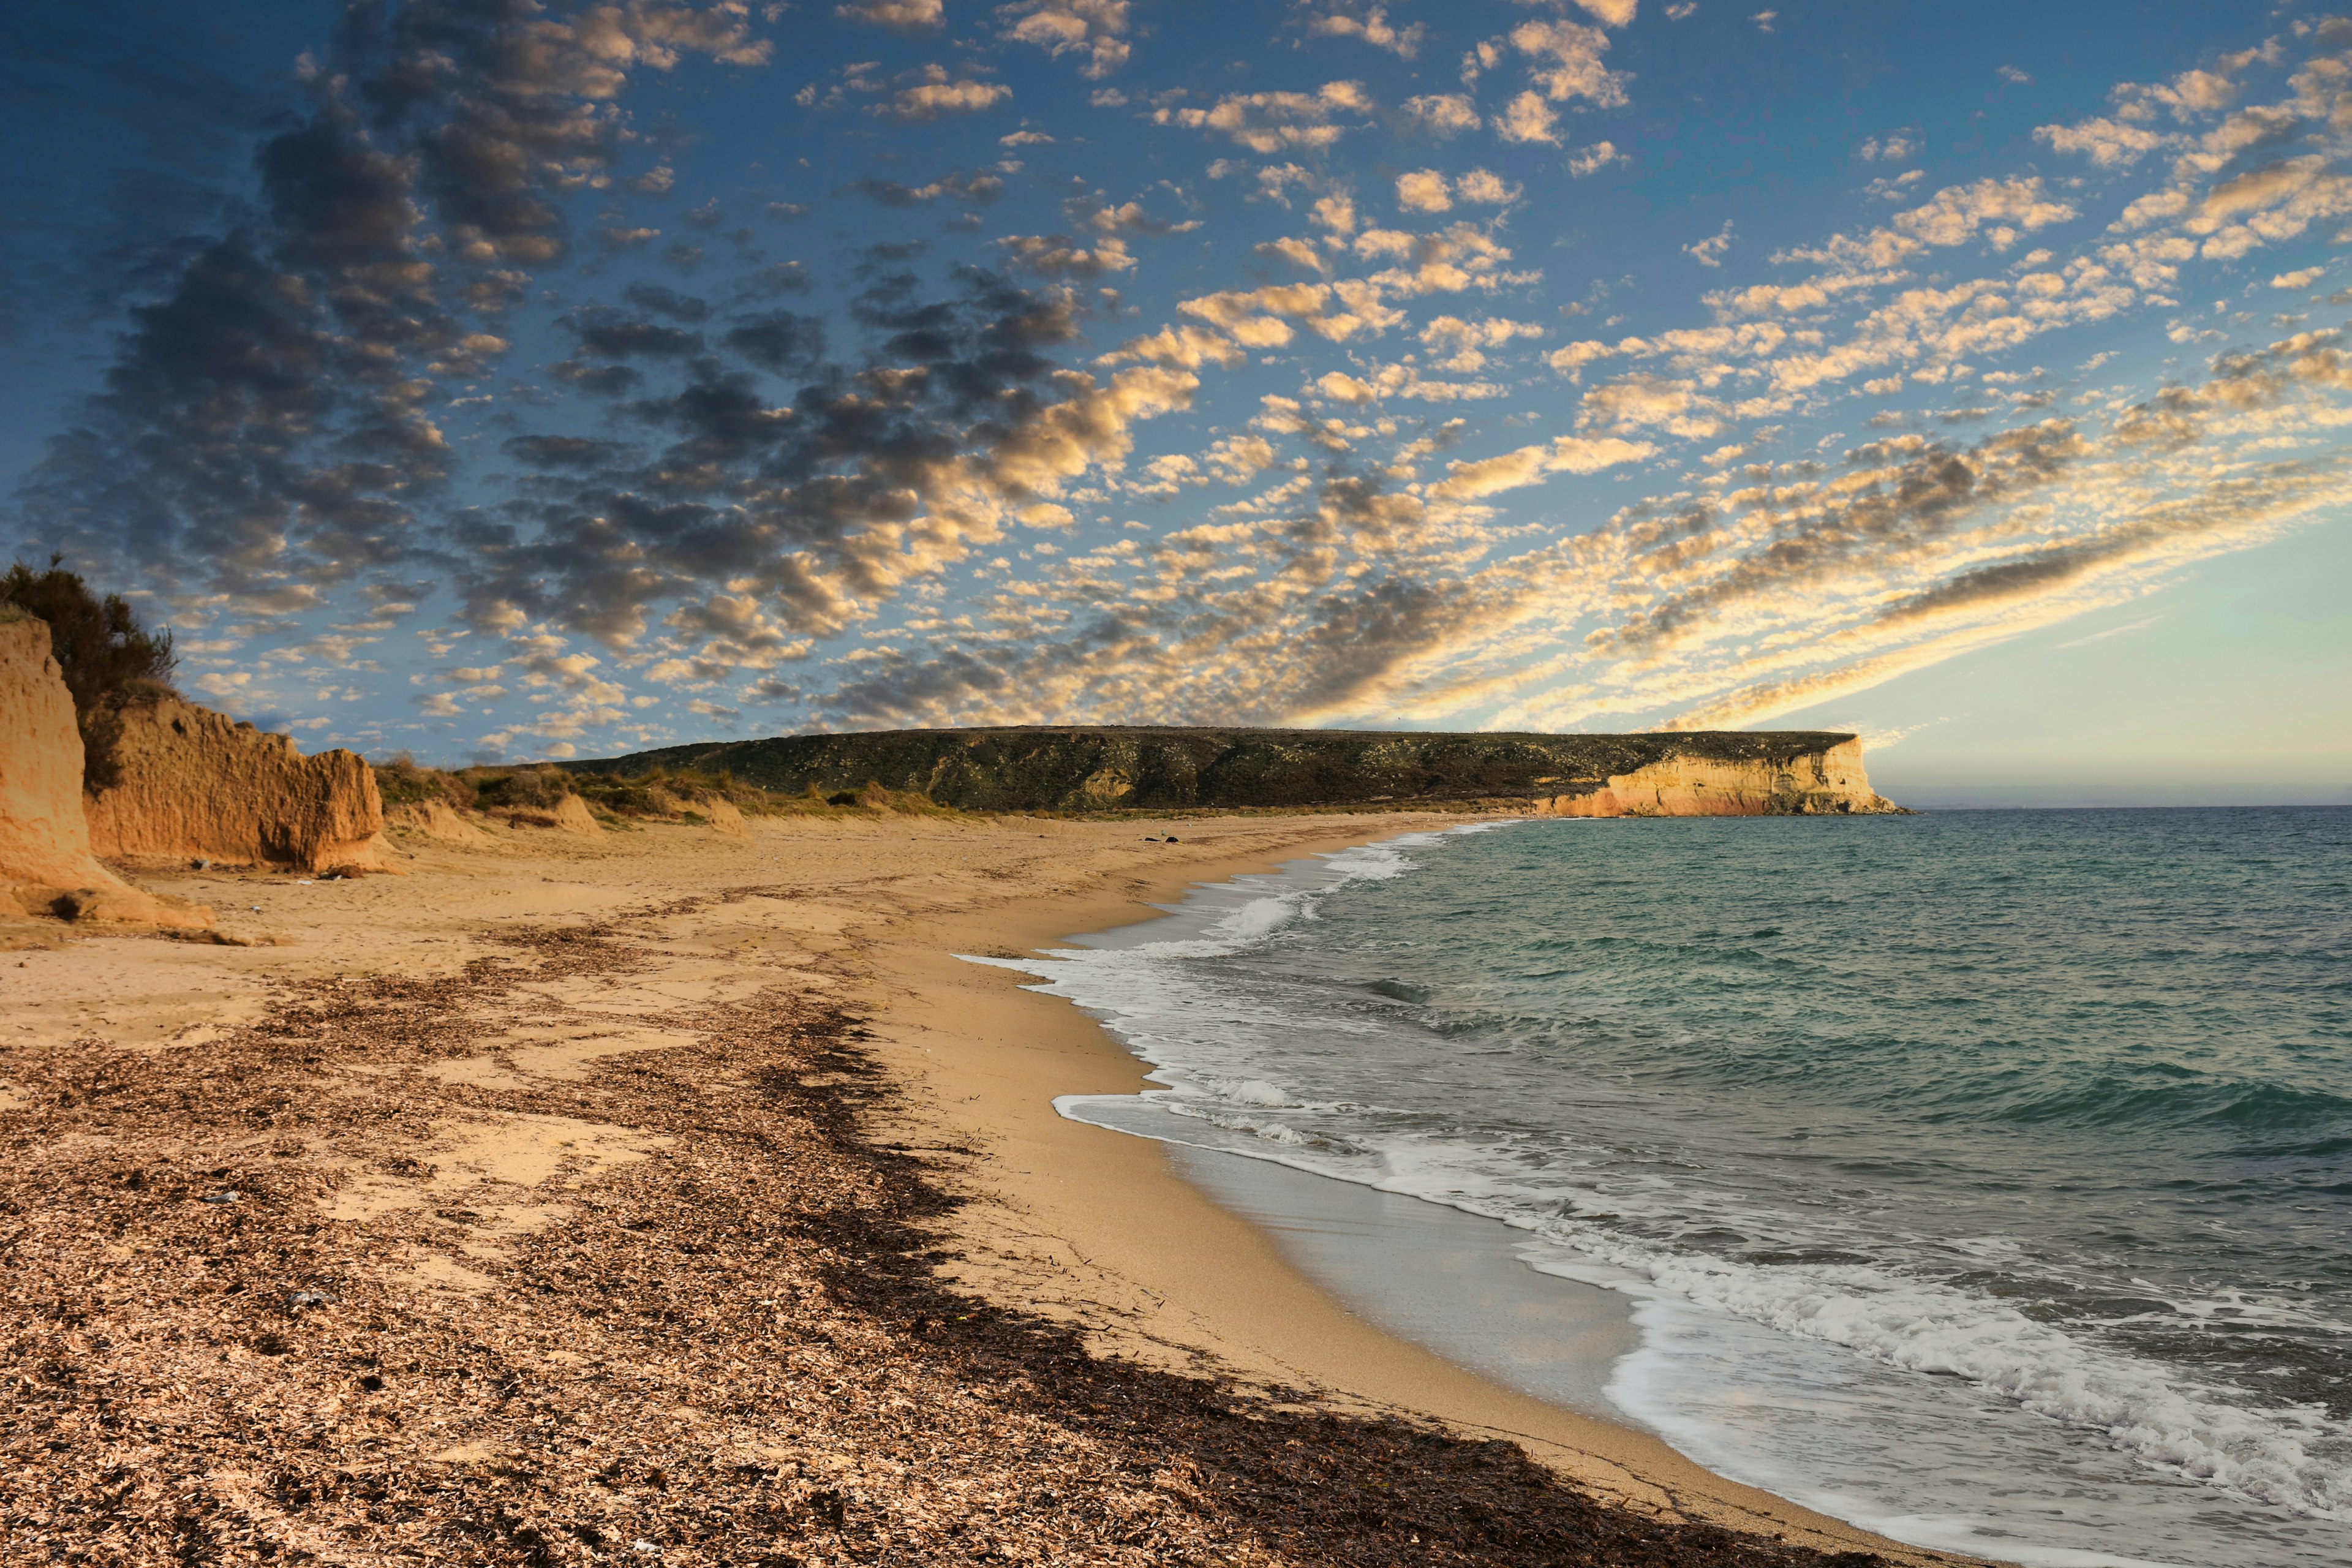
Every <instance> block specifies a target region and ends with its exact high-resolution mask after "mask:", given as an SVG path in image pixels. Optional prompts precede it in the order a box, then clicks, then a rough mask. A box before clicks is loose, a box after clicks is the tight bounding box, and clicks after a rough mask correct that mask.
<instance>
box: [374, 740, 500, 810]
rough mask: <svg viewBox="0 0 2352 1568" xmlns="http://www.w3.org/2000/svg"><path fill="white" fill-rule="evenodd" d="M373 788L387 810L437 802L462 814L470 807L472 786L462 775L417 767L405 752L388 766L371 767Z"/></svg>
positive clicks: (383, 764) (472, 803)
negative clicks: (388, 808)
mask: <svg viewBox="0 0 2352 1568" xmlns="http://www.w3.org/2000/svg"><path fill="white" fill-rule="evenodd" d="M375 787H376V793H377V794H379V795H383V804H384V805H388V806H392V805H422V804H423V803H425V801H429V800H438V801H444V802H446V803H447V805H449V806H450V807H451V809H453V810H457V811H466V810H469V809H471V808H472V806H473V805H474V793H475V792H474V786H473V785H472V784H468V783H467V781H466V779H465V776H464V775H463V774H460V773H448V772H446V771H445V770H443V769H440V768H425V767H419V766H418V765H417V764H416V760H415V758H414V757H411V756H410V755H409V754H408V753H407V752H401V753H400V754H399V755H398V756H396V757H394V758H393V759H392V760H391V761H390V762H388V763H376V764H375Z"/></svg>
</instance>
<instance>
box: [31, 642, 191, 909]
mask: <svg viewBox="0 0 2352 1568" xmlns="http://www.w3.org/2000/svg"><path fill="white" fill-rule="evenodd" d="M81 775H82V746H81V732H80V731H79V730H78V729H76V728H75V726H74V708H73V698H72V697H71V696H70V695H69V694H68V692H67V690H66V683H65V679H64V677H63V676H62V675H60V674H59V673H58V665H57V661H56V660H55V659H54V658H51V657H50V656H49V627H48V623H47V622H46V621H43V620H40V619H38V618H37V617H35V616H26V615H22V614H19V613H16V612H13V611H11V610H9V609H7V608H6V607H5V606H0V915H8V916H16V915H23V916H36V915H56V916H59V917H62V918H64V919H68V920H87V921H136V922H141V923H146V924H152V925H163V926H178V927H202V926H208V925H210V924H212V911H211V910H207V909H204V908H202V907H201V906H198V905H194V904H186V903H182V902H180V901H178V900H163V899H158V898H156V897H155V896H154V895H153V894H152V893H148V892H145V891H142V889H137V888H134V887H132V886H131V884H129V883H128V882H125V881H124V880H123V879H121V878H120V877H118V876H116V875H115V874H114V873H113V872H111V871H110V870H108V869H107V868H105V867H103V866H101V865H100V864H99V863H98V860H97V858H96V856H95V855H94V854H93V853H92V850H91V845H90V838H89V823H88V822H87V821H86V820H85V819H84V818H83V816H82V794H81Z"/></svg>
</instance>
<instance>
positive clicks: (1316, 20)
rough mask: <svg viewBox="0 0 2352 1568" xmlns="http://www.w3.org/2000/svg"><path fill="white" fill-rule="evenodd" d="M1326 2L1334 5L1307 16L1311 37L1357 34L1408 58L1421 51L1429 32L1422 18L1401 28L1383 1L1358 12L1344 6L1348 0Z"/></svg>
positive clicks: (1358, 37) (1357, 36)
mask: <svg viewBox="0 0 2352 1568" xmlns="http://www.w3.org/2000/svg"><path fill="white" fill-rule="evenodd" d="M1327 3H1328V4H1330V5H1331V7H1332V8H1331V9H1329V10H1328V11H1318V12H1310V13H1309V14H1308V16H1307V37H1310V38H1355V39H1357V40H1359V41H1360V42H1363V43H1367V44H1370V45H1371V46H1372V47H1374V48H1380V49H1386V50H1388V51H1389V52H1390V53H1391V54H1392V55H1395V56H1397V57H1398V58H1402V59H1408V60H1409V59H1411V58H1413V56H1414V55H1415V54H1417V53H1419V52H1420V49H1421V41H1422V40H1423V38H1425V37H1428V36H1429V28H1428V27H1427V26H1424V25H1423V24H1422V23H1419V22H1415V23H1412V25H1411V26H1406V27H1402V28H1400V27H1396V26H1391V24H1390V22H1389V19H1388V17H1389V14H1388V8H1387V7H1386V6H1384V5H1373V6H1370V7H1369V8H1367V9H1366V10H1364V11H1363V12H1362V14H1361V15H1358V14H1357V13H1356V12H1354V11H1352V10H1349V9H1343V8H1342V7H1343V6H1344V5H1346V0H1327Z"/></svg>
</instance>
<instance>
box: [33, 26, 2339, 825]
mask: <svg viewBox="0 0 2352 1568" xmlns="http://www.w3.org/2000/svg"><path fill="white" fill-rule="evenodd" d="M5 26H6V27H7V30H8V33H9V35H10V37H9V40H8V47H7V48H6V49H5V51H0V137H5V143H6V146H7V148H8V151H9V154H10V155H9V157H8V159H7V166H8V168H9V169H10V174H9V176H8V185H9V191H10V198H11V205H12V207H13V208H14V212H15V219H14V221H13V223H12V233H11V239H10V243H9V245H8V246H7V247H5V255H0V498H4V499H0V531H5V533H6V534H7V535H8V540H9V542H10V543H11V544H12V545H13V547H14V550H15V552H16V554H17V555H18V556H20V557H22V558H24V559H27V560H34V561H40V560H45V559H46V558H47V555H48V554H49V553H51V552H60V553H62V554H63V556H64V557H65V559H66V561H67V563H68V564H69V565H71V566H72V567H74V568H75V569H77V570H79V571H82V572H84V573H85V574H88V575H89V576H90V577H91V578H92V579H93V580H94V581H95V582H98V583H100V584H103V585H105V586H108V587H111V588H116V589H120V590H121V591H123V592H125V593H126V594H127V595H130V596H131V598H132V599H133V602H134V603H135V604H137V605H139V606H140V607H141V610H142V614H143V615H144V616H145V617H146V618H147V619H148V620H149V621H151V622H152V623H156V624H162V625H168V626H170V627H171V628H172V629H173V633H174V635H175V637H177V639H178V646H179V647H180V649H181V650H182V654H183V662H182V666H181V670H180V680H181V684H182V685H183V687H184V689H187V690H188V691H190V693H191V694H192V695H194V696H196V697H197V698H198V699H199V700H204V701H206V702H209V703H212V704H214V705H215V706H218V707H221V708H223V709H225V710H227V711H230V712H232V713H235V714H236V715H237V716H239V717H241V718H249V719H252V720H254V721H256V722H257V723H259V724H261V725H262V726H263V727H264V728H268V729H278V730H285V731H290V732H291V733H293V734H294V735H296V736H297V738H298V739H299V741H300V742H301V743H302V744H303V745H304V746H305V748H306V749H309V748H316V747H324V746H330V745H344V746H351V747H353V748H355V749H359V750H362V751H364V752H368V753H370V754H371V755H375V756H383V755H386V754H389V753H392V752H399V751H407V752H413V753H414V754H415V755H416V756H418V757H419V758H421V759H425V760H428V761H436V762H467V761H475V762H491V761H520V760H528V759H533V758H564V757H583V756H596V755H609V754H613V753H615V752H627V751H633V750H638V749H642V748H645V747H649V746H655V745H662V744H667V743H671V742H679V741H688V740H708V739H726V738H733V737H742V736H752V735H767V734H778V733H788V732H796V731H818V730H839V729H873V728H900V727H913V726H932V725H946V724H972V723H1016V722H1018V723H1028V722H1045V723H1073V722H1118V723H1192V724H1201V723H1233V724H1284V725H1303V726H1346V727H1354V728H1412V729H1460V730H1469V729H1485V730H1542V731H1623V730H1652V729H1661V728H1664V729H1704V728H1789V729H1798V728H1803V729H1839V730H1853V731H1858V732H1860V733H1862V734H1863V735H1864V739H1865V742H1866V745H1867V747H1868V749H1869V756H1870V765H1871V768H1872V774H1873V778H1874V781H1875V782H1876V783H1877V784H1879V785H1880V787H1881V788H1882V789H1884V790H1885V791H1886V792H1887V793H1888V794H1890V795H1895V797H1896V798H1898V799H1905V798H1907V799H1909V800H1910V801H1911V802H1912V803H1914V804H1921V805H1969V804H1977V805H2048V804H2102V803H2105V804H2133V803H2139V804H2193V803H2200V802H2213V803H2219V802H2316V803H2329V802H2347V801H2352V608H2347V604H2346V600H2347V594H2346V591H2345V590H2346V588H2347V584H2352V520H2347V504H2346V503H2347V495H2352V467H2347V443H2346V440H2345V437H2344V431H2345V427H2346V423H2347V420H2352V358H2347V353H2352V347H2347V340H2346V336H2345V331H2346V327H2347V321H2352V268H2347V267H2345V266H2343V265H2341V264H2340V259H2339V258H2340V257H2341V254H2342V252H2343V249H2344V247H2345V246H2346V243H2347V241H2352V172H2347V162H2346V160H2347V152H2352V20H2347V19H2346V18H2344V17H2341V16H2336V15H2333V14H2331V13H2329V12H2328V11H2327V10H2326V9H2325V8H2324V7H2322V6H2318V5H2305V4H2300V3H2289V4H2283V5H2263V4H2243V3H2242V4H2235V5H2200V4H2193V3H2190V0H2168V3H2163V4H2139V3H2123V0H2070V3H2069V4H2067V5H2061V6H2053V5H2047V4H2035V5H2022V4H2006V3H1985V4H1979V5H1969V6H1953V5H1924V4H1923V5H1910V4H1904V3H1901V0H1820V3H1816V4H1806V3H1803V0H1781V4H1780V5H1779V6H1778V7H1776V8H1770V9H1766V8H1759V7H1758V6H1757V5H1755V4H1754V0H1743V3H1742V4H1739V5H1727V4H1719V3H1716V0H1696V3H1693V0H1675V3H1672V4H1662V3H1660V0H1492V3H1488V4H1475V3H1470V4H1456V5H1444V6H1439V5H1429V4H1424V3H1422V0H1389V3H1387V4H1378V5H1375V4H1366V3H1363V0H1267V3H1264V4H1255V5H1240V4H1218V3H1213V0H1188V3H1185V4H1176V3H1174V0H1013V3H1010V4H982V3H965V0H841V3H829V0H797V3H795V4H792V5H775V4H744V3H722V4H717V5H691V4H669V3H667V0H630V3H627V4H622V5H611V4H593V5H564V4H560V3H549V4H543V5H538V4H527V3H523V0H476V3H457V0H381V3H364V4H359V5H349V6H342V5H328V4H316V3H296V0H216V3H214V4H208V5H205V6H200V7H189V6H183V5H173V6H163V5H151V4H144V3H131V0H90V3H77V4H74V5H61V4H55V3H50V0H37V3H35V4H32V5H27V6H26V7H21V8H19V10H18V11H17V12H15V13H12V17H11V20H10V21H9V22H8V23H7V24H6V25H5Z"/></svg>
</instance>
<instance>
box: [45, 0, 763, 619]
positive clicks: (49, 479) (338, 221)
mask: <svg viewBox="0 0 2352 1568" xmlns="http://www.w3.org/2000/svg"><path fill="white" fill-rule="evenodd" d="M616 29H617V32H616ZM631 29H636V30H638V31H639V32H642V33H643V34H644V37H645V39H646V41H650V42H657V43H658V45H659V47H661V48H662V49H664V50H668V51H677V50H680V49H689V48H691V49H699V50H702V51H704V52H709V53H714V54H719V56H720V57H721V58H746V59H748V58H752V57H753V56H754V54H755V53H756V49H757V47H756V46H754V45H752V44H751V43H750V42H749V41H748V38H747V37H746V34H745V29H744V26H743V23H742V19H741V16H740V13H738V12H730V11H714V12H695V11H692V10H691V9H690V8H688V7H683V6H675V5H659V4H652V5H644V6H639V7H635V8H632V9H631V10H629V11H627V12H625V13H624V12H609V11H601V10H600V11H597V12H594V13H588V14H583V15H582V16H578V17H574V18H572V19H568V20H566V19H557V18H551V17H550V16H548V15H547V14H546V12H545V10H544V9H543V8H542V7H541V6H540V5H537V4H536V3H534V0H468V3H466V4H455V3H447V0H409V3H407V4H400V5H394V4H384V5H355V6H353V7H352V9H351V10H350V11H349V12H348V13H347V14H346V16H345V19H344V25H343V26H342V29H341V33H340V35H339V37H338V38H337V41H336V44H335V47H334V48H333V50H332V51H331V61H330V62H329V63H328V65H327V67H326V68H323V69H320V70H318V71H316V72H315V73H312V74H311V75H310V78H309V83H310V94H311V97H310V101H309V102H308V103H307V105H306V106H305V107H304V109H303V110H302V111H301V112H300V113H299V115H296V116H294V117H292V118H291V122H290V123H289V124H288V125H287V126H286V128H284V129H282V130H280V131H278V132H277V133H275V134H273V135H271V136H269V137H268V138H266V139H265V140H264V141H263V142H262V143H261V145H260V147H259V148H258V150H257V153H256V158H255V164H256V171H257V174H258V177H259V182H260V202H259V213H258V215H257V216H256V217H255V219H254V220H253V221H251V222H248V223H246V224H244V225H241V226H238V227H237V228H236V229H234V230H232V231H231V232H229V233H227V234H226V235H223V236H215V237H196V238H192V239H191V240H190V241H189V242H187V243H186V244H184V245H183V246H182V247H179V249H180V251H181V253H182V254H184V256H185V257H186V259H185V261H184V264H183V265H182V266H181V268H180V270H179V272H178V275H177V276H176V278H174V279H173V280H172V281H171V283H170V286H169V287H168V289H165V290H164V291H163V293H162V295H161V296H160V297H159V298H158V299H157V300H155V301H154V302H152V303H151V304H149V305H146V306H144V307H142V309H140V310H137V311H136V312H134V314H133V318H132V321H131V328H130V331H128V332H127V333H126V334H125V336H124V338H123V341H122V347H121V353H120V354H119V356H118V358H117V360H116V362H115V363H114V365H113V367H112V369H111V370H110V372H109V374H108V377H107V381H106V385H105V391H104V392H103V393H102V394H101V395H99V396H97V397H95V398H93V399H91V400H89V402H88V404H87V405H85V406H84V407H83V408H82V409H81V410H79V414H78V416H76V418H75V419H74V421H73V424H72V425H71V426H70V427H69V428H68V431H67V432H66V433H65V434H64V435H63V436H61V437H58V438H57V439H56V440H55V441H54V442H53V443H52V445H51V448H50V451H49V453H48V455H47V458H46V459H45V460H44V461H43V462H42V464H41V465H40V466H39V467H38V468H37V469H36V470H35V472H34V473H33V474H32V475H31V476H30V478H29V479H28V480H27V481H26V485H25V486H24V488H23V489H22V490H21V491H20V494H19V497H18V500H19V503H20V507H21V522H20V526H21V529H22V531H23V533H24V534H25V535H26V536H27V542H31V543H34V544H35V545H36V547H38V546H39V545H41V544H47V545H50V546H53V547H58V548H64V549H68V550H69V551H70V552H72V553H73V554H74V555H75V557H76V558H77V559H78V560H81V561H84V562H85V563H89V565H90V566H91V567H92V568H93V569H98V570H102V571H104V572H105V573H106V574H108V575H110V576H114V577H116V578H118V579H121V580H124V581H130V582H137V583H141V584H144V585H146V586H150V587H153V588H156V589H159V590H162V591H164V592H167V593H173V592H194V591H197V590H199V589H211V590H213V591H218V592H228V593H233V594H236V595H240V597H242V598H244V599H247V600H248V601H251V602H257V603H259V602H265V601H266V602H268V603H269V604H272V605H297V604H299V603H301V602H304V601H305V600H306V598H307V599H315V598H316V596H317V595H318V593H319V591H320V587H321V586H322V585H324V584H333V583H337V582H341V581H345V580H348V579H349V578H351V577H352V576H353V575H354V574H362V573H366V572H369V571H372V570H377V569H388V568H390V567H391V566H393V565H394V564H395V563H397V562H399V561H400V560H401V559H402V558H403V556H404V554H406V553H408V552H412V551H415V550H418V549H420V548H424V547H425V542H424V541H423V540H422V538H421V537H420V519H419V516H418V512H417V508H418V507H419V506H420V505H421V504H424V503H425V501H426V500H428V499H429V498H431V497H432V496H434V495H435V494H436V490H437V489H438V488H439V487H440V485H441V484H442V482H443V481H444V480H445V479H446V475H447V472H448V466H449V460H448V454H447V451H446V447H445V445H444V443H443V440H442V437H441V436H440V435H439V433H438V431H437V429H436V427H435V426H434V424H433V423H432V421H431V419H430V418H429V417H428V416H427V414H426V411H425V410H426V405H427V400H428V399H430V398H431V397H432V396H433V395H434V392H433V387H432V384H431V381H430V380H429V379H427V378H429V377H432V376H436V375H451V376H470V375H475V374H479V373H480V372H481V370H482V369H483V368H484V366H485V364H486V363H488V360H489V359H490V358H492V357H494V356H495V355H496V354H498V353H500V352H502V351H503V350H504V348H505V344H504V343H503V342H502V341H501V340H500V339H499V338H498V337H497V336H496V335H495V334H492V333H488V332H486V331H481V330H480V329H479V328H478V327H475V326H472V325H469V324H468V323H467V321H465V319H464V318H463V316H462V315H461V314H460V313H459V310H460V308H461V303H471V304H473V305H474V306H475V307H476V308H492V309H495V308H499V307H501V306H503V305H505V304H506V303H508V302H509V301H511V300H513V299H514V298H516V297H517V296H518V295H519V294H520V291H521V289H523V288H524V287H525V286H526V284H527V282H528V279H527V275H526V274H525V273H523V272H522V270H521V268H529V267H531V266H537V265H543V264H545V263H548V262H551V261H553V260H556V259H559V258H561V257H562V255H563V254H564V251H565V249H566V241H565V239H564V237H563V232H562V230H563V217H562V198H563V196H564V195H566V194H567V192H568V190H569V189H570V188H571V187H572V185H573V184H577V183H578V182H580V181H581V180H583V179H584V178H585V177H586V176H587V175H588V174H592V173H594V172H595V171H598V170H600V169H603V168H606V167H609V165H610V163H611V162H612V158H613V153H614V148H615V147H616V146H617V145H618V140H619V137H620V135H621V130H622V121H621V120H620V119H619V117H618V116H617V115H616V114H615V113H614V112H613V111H612V110H611V109H610V108H609V104H610V101H611V100H612V98H613V97H614V94H615V93H616V92H617V91H618V90H619V89H620V88H621V87H622V86H623V85H624V83H625V71H624V70H623V69H622V68H621V67H619V66H617V65H615V64H614V63H613V62H614V60H615V59H616V58H628V55H629V52H630V49H634V48H635V44H631V45H629V47H628V48H624V49H620V50H618V51H616V50H615V48H614V46H615V45H616V44H619V43H622V42H623V41H624V39H623V37H622V36H621V35H625V34H627V33H629V32H630V30H631ZM428 228H429V231H430V237H431V241H432V243H430V244H429V245H428V244H427V243H426V241H427V237H428ZM453 301H456V302H453ZM624 326H625V323H622V322H618V321H608V320H606V319H605V318H603V317H599V318H597V319H596V320H595V321H593V322H592V323H591V331H594V332H599V333H603V334H604V336H603V337H602V338H600V340H599V343H600V346H598V347H596V348H594V349H593V352H599V353H621V352H626V353H640V354H643V353H683V352H685V350H684V349H683V348H674V347H671V346H667V345H666V344H665V342H664V341H663V340H660V339H658V338H656V337H652V336H648V335H643V334H640V335H638V336H635V337H634V338H633V337H631V336H629V335H628V333H627V332H626V331H624ZM657 331H675V329H657ZM586 335H587V334H584V333H583V336H586ZM573 368H574V371H575V374H573V375H572V379H573V380H575V381H576V382H578V383H579V384H583V385H586V386H591V387H600V388H601V389H602V390H605V391H613V392H616V391H620V390H623V389H624V386H625V383H623V382H622V381H621V378H620V377H619V376H617V375H615V374H614V373H613V372H612V371H609V370H604V369H598V368H594V367H584V366H582V367H573ZM557 374H559V375H560V376H561V375H562V374H564V372H563V371H562V369H559V370H558V372H557Z"/></svg>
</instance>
